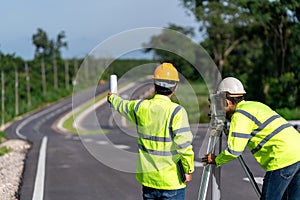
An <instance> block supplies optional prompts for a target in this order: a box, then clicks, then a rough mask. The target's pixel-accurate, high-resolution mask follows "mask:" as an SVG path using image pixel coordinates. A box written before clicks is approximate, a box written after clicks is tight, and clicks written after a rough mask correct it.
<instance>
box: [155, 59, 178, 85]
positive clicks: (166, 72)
mask: <svg viewBox="0 0 300 200" xmlns="http://www.w3.org/2000/svg"><path fill="white" fill-rule="evenodd" d="M153 79H155V80H170V81H176V82H179V77H178V72H177V70H176V68H175V67H174V66H173V65H172V64H171V63H163V64H161V65H159V66H158V67H157V68H156V69H155V71H154V75H153Z"/></svg>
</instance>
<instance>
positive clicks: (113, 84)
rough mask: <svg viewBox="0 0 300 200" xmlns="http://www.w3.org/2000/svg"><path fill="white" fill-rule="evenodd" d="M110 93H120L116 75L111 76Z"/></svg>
mask: <svg viewBox="0 0 300 200" xmlns="http://www.w3.org/2000/svg"><path fill="white" fill-rule="evenodd" d="M110 92H111V93H118V81H117V75H115V74H112V75H110Z"/></svg>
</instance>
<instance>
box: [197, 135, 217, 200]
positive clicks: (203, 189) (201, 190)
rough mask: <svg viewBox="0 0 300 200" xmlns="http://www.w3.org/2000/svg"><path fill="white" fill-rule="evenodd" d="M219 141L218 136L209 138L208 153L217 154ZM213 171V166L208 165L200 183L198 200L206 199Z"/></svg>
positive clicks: (204, 169)
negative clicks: (216, 146)
mask: <svg viewBox="0 0 300 200" xmlns="http://www.w3.org/2000/svg"><path fill="white" fill-rule="evenodd" d="M218 139H219V138H218V137H217V136H210V137H209V140H208V148H207V153H214V152H215V144H216V141H217V140H218ZM211 169H212V166H211V165H207V166H205V167H204V168H203V172H202V177H201V182H200V188H199V193H198V200H204V199H206V194H207V188H208V183H209V179H210V176H211Z"/></svg>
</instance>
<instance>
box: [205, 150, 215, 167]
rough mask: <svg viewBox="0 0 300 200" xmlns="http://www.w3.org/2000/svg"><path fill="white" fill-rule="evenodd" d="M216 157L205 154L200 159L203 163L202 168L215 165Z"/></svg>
mask: <svg viewBox="0 0 300 200" xmlns="http://www.w3.org/2000/svg"><path fill="white" fill-rule="evenodd" d="M216 157H217V156H216V155H215V154H211V153H210V154H206V155H205V156H204V157H203V158H202V162H204V163H205V164H204V166H206V165H208V164H214V165H215V164H216Z"/></svg>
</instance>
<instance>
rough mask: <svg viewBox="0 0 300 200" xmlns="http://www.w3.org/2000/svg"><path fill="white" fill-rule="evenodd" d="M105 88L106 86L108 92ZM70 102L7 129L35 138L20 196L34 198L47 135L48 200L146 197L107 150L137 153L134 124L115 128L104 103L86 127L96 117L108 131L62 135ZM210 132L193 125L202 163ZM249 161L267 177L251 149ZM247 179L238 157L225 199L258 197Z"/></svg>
mask: <svg viewBox="0 0 300 200" xmlns="http://www.w3.org/2000/svg"><path fill="white" fill-rule="evenodd" d="M105 89H106V88H103V90H105ZM99 92H101V89H100V90H99ZM136 92H137V91H136ZM71 103H72V101H71V99H70V98H67V99H65V100H63V101H61V102H59V103H57V104H55V105H52V106H49V107H48V108H45V109H43V110H41V111H39V112H36V113H33V114H32V115H30V116H28V117H26V118H24V119H22V120H20V121H18V122H16V123H14V124H12V125H11V126H10V127H8V128H7V130H6V132H8V133H9V137H11V138H20V137H21V138H24V139H25V138H26V139H27V140H29V141H30V142H32V148H31V150H30V151H29V153H28V158H27V160H26V165H25V171H24V177H23V182H22V186H21V189H20V199H21V200H27V199H28V200H29V199H32V197H33V193H34V183H35V180H36V177H37V173H36V172H37V165H38V158H39V151H40V147H41V143H42V140H43V138H45V137H47V146H46V162H45V175H44V177H42V180H44V187H43V188H44V190H43V197H44V198H43V199H44V200H64V199H66V200H67V199H68V200H69V199H72V200H77V199H78V200H79V199H80V200H82V199H84V200H90V199H91V200H92V199H93V200H95V199H105V200H110V199H112V200H115V199H125V200H126V199H130V200H132V199H141V186H140V185H139V184H138V183H137V182H136V181H135V175H134V173H131V172H128V170H127V172H126V170H121V171H120V169H124V168H123V167H122V166H117V165H114V166H113V167H112V164H115V163H114V162H120V163H125V160H124V162H122V159H119V158H118V157H117V156H115V155H114V153H110V151H103V150H105V149H106V146H107V142H109V144H110V145H108V146H113V147H114V149H117V150H119V151H121V152H123V153H124V154H125V155H128V154H129V155H131V154H133V155H134V153H135V152H136V149H137V147H136V137H135V135H134V133H133V132H134V127H131V126H128V127H126V128H123V127H121V126H111V123H112V124H115V123H118V120H117V118H115V120H113V121H110V122H109V120H111V119H112V118H111V115H112V111H111V109H110V108H109V105H108V104H107V103H105V104H103V105H102V106H100V107H99V108H98V109H97V112H96V113H97V117H96V118H91V117H90V116H87V118H86V120H85V121H84V122H83V126H85V127H91V128H92V127H93V125H94V123H92V122H93V121H91V120H96V121H98V123H99V124H101V127H102V128H104V129H106V130H108V131H109V133H107V134H105V135H100V134H98V135H84V136H78V135H73V134H62V133H60V132H58V131H57V130H55V129H53V128H52V127H53V124H54V123H55V122H56V121H57V119H59V118H60V117H62V116H63V115H64V114H66V113H67V112H69V111H70V110H71V108H72V106H71ZM96 121H95V122H96ZM84 123H85V124H84ZM121 123H122V122H121ZM206 131H207V128H205V127H203V126H200V127H197V126H193V133H194V135H195V140H194V142H193V145H194V150H195V152H196V160H198V161H199V158H198V151H199V149H200V146H201V144H202V142H203V139H204V136H205V134H206ZM103 148H104V149H103ZM99 150H101V151H99ZM103 152H105V153H103ZM103 154H105V155H104V157H105V158H103ZM121 155H122V154H121ZM107 157H108V158H111V159H110V161H111V163H107V159H106V158H107ZM117 158H118V159H117ZM101 159H104V160H105V162H102V161H101ZM123 159H125V157H124V158H123ZM245 160H246V161H247V163H248V164H249V166H250V168H251V170H252V171H253V173H254V175H255V176H262V175H263V171H262V170H261V169H260V167H259V166H258V165H257V164H256V163H255V161H254V160H253V159H252V156H251V155H250V153H249V152H245ZM131 164H132V166H134V165H135V164H134V163H131ZM130 166H131V165H130V164H129V167H130ZM125 167H126V166H125ZM127 167H128V166H127ZM131 170H134V169H131ZM124 171H125V172H124ZM201 173H202V168H201V167H196V171H195V173H194V176H193V180H192V181H191V182H190V183H188V186H187V199H188V200H194V199H197V195H198V189H199V183H200V177H201ZM244 177H245V175H244V172H243V171H242V169H241V167H240V165H239V163H238V161H233V162H231V163H229V164H227V165H225V166H224V167H222V199H244V200H248V199H249V200H252V199H257V197H256V194H255V192H254V190H253V189H252V187H251V185H250V184H249V182H247V181H244V180H243V178H244ZM39 192H41V191H39ZM209 196H210V194H208V199H209Z"/></svg>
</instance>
